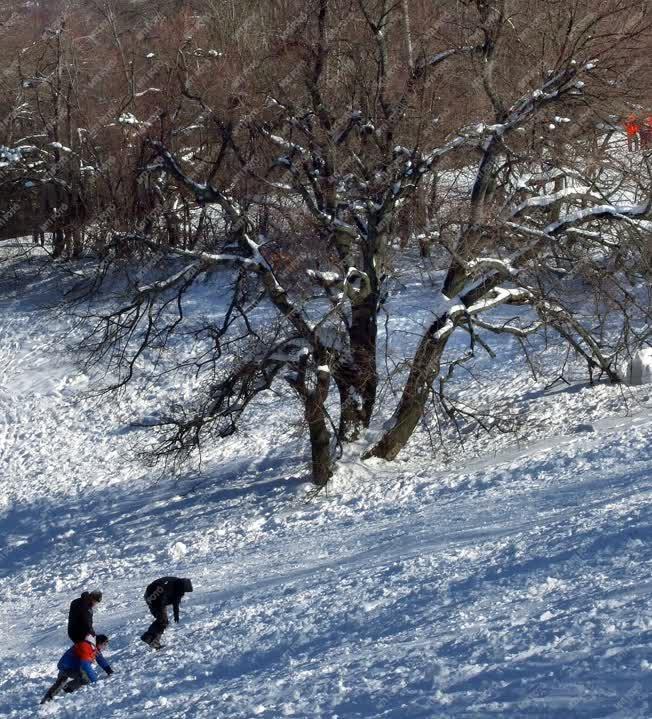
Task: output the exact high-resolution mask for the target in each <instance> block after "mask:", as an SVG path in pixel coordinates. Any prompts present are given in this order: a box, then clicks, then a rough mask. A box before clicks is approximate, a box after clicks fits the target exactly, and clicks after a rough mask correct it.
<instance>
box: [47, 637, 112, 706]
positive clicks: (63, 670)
mask: <svg viewBox="0 0 652 719" xmlns="http://www.w3.org/2000/svg"><path fill="white" fill-rule="evenodd" d="M108 645H109V638H108V637H107V636H106V634H98V635H97V637H94V636H92V635H90V634H89V635H88V636H87V637H86V639H84V641H83V642H76V643H75V644H73V645H72V646H71V647H70V649H68V651H67V652H66V653H65V654H64V655H63V656H62V657H61V659H59V663H58V664H57V669H58V670H59V676H58V677H57V680H56V681H55V682H54V684H53V685H52V686H51V687H50V688H49V689H48V690H47V692H46V693H45V696H44V697H43V699H41V704H45V702H48V701H51V700H52V699H54V697H55V696H56V695H57V694H58V693H59V692H60V691H61V689H62V688H63V690H64V692H67V693H70V692H74V691H75V690H76V689H79V687H81V686H83V685H84V684H94V683H95V682H96V681H97V673H96V672H95V669H94V668H93V662H94V661H96V662H97V663H98V664H99V665H100V666H101V667H102V669H104V671H105V672H106V673H107V674H109V675H111V674H113V669H111V666H110V664H109V663H108V662H107V661H106V659H105V658H104V655H103V654H102V650H104V649H106V647H107V646H108ZM66 682H68V683H67V684H66ZM64 684H65V687H64Z"/></svg>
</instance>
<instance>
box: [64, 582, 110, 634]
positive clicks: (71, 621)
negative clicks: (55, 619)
mask: <svg viewBox="0 0 652 719" xmlns="http://www.w3.org/2000/svg"><path fill="white" fill-rule="evenodd" d="M101 601H102V592H100V591H99V590H98V589H96V590H95V591H92V592H82V595H81V597H78V598H77V599H73V601H72V602H71V603H70V610H69V611H68V636H69V637H70V641H71V642H83V641H84V639H86V637H87V636H88V635H89V634H90V635H91V636H93V637H94V636H95V630H94V629H93V609H94V608H95V607H96V606H97V605H98V604H99V603H100V602H101Z"/></svg>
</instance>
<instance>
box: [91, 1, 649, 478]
mask: <svg viewBox="0 0 652 719" xmlns="http://www.w3.org/2000/svg"><path fill="white" fill-rule="evenodd" d="M290 4H291V3H290ZM336 5H337V3H334V2H330V1H329V0H320V2H318V3H316V5H315V7H316V10H315V13H313V14H308V15H307V17H306V19H305V23H304V24H303V25H302V26H301V30H300V33H299V31H297V33H298V34H297V36H296V37H294V36H292V37H290V38H287V37H286V38H285V39H284V41H283V42H282V43H270V47H273V48H274V53H275V61H276V64H277V67H276V70H277V71H280V70H281V69H282V68H283V69H285V70H287V73H288V77H289V78H290V79H291V80H292V81H291V82H290V81H280V82H279V81H278V80H277V79H276V78H277V76H278V74H279V72H275V73H274V74H273V75H270V76H269V77H267V76H265V73H264V72H262V71H261V72H260V77H259V78H258V85H259V87H258V92H257V94H256V97H261V98H263V100H262V101H261V103H260V105H258V106H256V107H254V108H251V107H242V110H241V112H240V110H238V112H240V114H237V112H236V111H235V110H234V108H240V107H241V105H244V104H245V103H244V100H243V99H242V98H231V100H230V101H229V103H227V104H228V108H227V109H225V110H223V111H220V110H218V109H215V108H218V107H220V104H219V98H212V100H211V101H209V99H208V98H206V97H203V95H202V93H206V92H208V91H207V90H205V89H203V90H200V89H198V88H194V87H191V86H190V85H189V81H188V80H187V79H185V80H184V86H183V97H184V98H185V99H186V100H188V101H192V102H193V103H195V104H197V103H198V104H199V106H200V107H201V109H202V113H203V114H204V115H205V116H206V127H202V135H201V137H202V139H201V140H197V144H196V145H195V146H193V147H192V148H191V150H192V152H190V151H189V148H188V147H187V145H186V144H183V145H180V144H179V141H178V140H177V139H176V138H178V137H183V136H184V132H185V129H184V128H178V132H177V133H176V134H175V133H170V134H169V136H168V137H167V138H156V139H154V138H153V137H149V138H147V139H146V140H145V141H144V143H143V148H144V149H143V162H142V163H141V166H140V172H139V178H140V179H141V180H142V181H143V182H149V183H150V184H151V185H153V186H155V187H158V186H161V187H163V186H164V187H165V188H166V192H168V193H170V194H171V195H172V196H174V197H175V198H176V200H178V204H179V205H183V206H187V205H191V206H192V208H193V211H194V212H196V215H197V216H198V217H200V218H201V223H203V222H204V220H205V218H206V217H207V216H208V217H210V218H211V223H212V224H211V231H210V232H203V234H202V239H201V241H198V242H196V243H194V244H192V246H182V245H180V244H178V243H177V244H175V243H171V242H162V241H161V238H159V237H157V236H156V233H155V232H154V231H149V232H148V231H140V232H137V233H132V235H129V236H130V237H132V238H133V243H134V244H136V245H138V247H140V248H141V249H142V251H143V253H144V256H147V263H148V264H147V265H146V268H145V270H143V271H141V272H140V273H139V277H138V281H136V282H132V283H131V292H130V300H129V302H126V303H123V304H122V305H121V306H119V307H118V309H116V310H114V311H113V312H111V313H110V314H105V315H104V316H103V317H101V318H97V319H96V324H95V326H94V331H95V332H94V334H93V333H92V335H93V337H94V342H95V344H93V339H89V344H88V347H89V349H91V350H92V351H93V352H94V353H95V356H96V357H98V356H99V357H102V358H104V359H108V360H109V361H112V362H113V363H114V364H115V365H116V366H118V367H120V368H121V369H122V370H124V374H123V375H122V379H121V382H120V384H122V383H124V382H126V381H129V380H130V379H131V377H132V376H133V374H134V372H135V371H136V370H137V367H138V361H139V358H140V357H141V355H143V353H146V352H148V351H149V350H150V349H152V348H154V349H156V350H161V351H162V349H163V348H164V347H169V346H170V345H171V344H173V343H177V342H181V341H182V338H187V337H192V343H191V344H190V346H189V347H187V357H186V359H185V360H184V362H182V363H180V364H179V367H178V369H180V370H187V371H188V372H190V371H191V370H192V371H193V372H195V375H196V376H198V377H200V378H201V379H203V380H204V381H203V382H200V383H198V386H197V395H196V398H195V399H194V400H189V401H188V403H187V405H184V406H179V407H176V408H174V409H175V411H174V412H167V413H166V414H165V415H164V418H163V419H161V421H160V422H158V425H159V426H160V427H161V428H162V429H163V430H166V429H167V430H170V432H169V433H168V434H165V435H164V438H163V444H162V445H161V447H162V449H161V456H163V457H164V458H166V459H167V458H169V457H173V456H175V455H179V456H185V455H187V454H188V452H189V451H191V450H193V449H196V448H198V447H200V446H201V443H202V441H203V438H208V437H213V438H216V439H217V438H219V437H222V436H225V435H226V434H229V433H231V432H233V431H236V429H237V426H238V424H239V423H240V422H241V421H246V419H245V418H246V412H245V411H244V410H245V408H246V407H247V405H248V404H249V403H250V402H252V401H254V400H256V399H257V398H259V397H260V396H261V395H263V394H264V393H265V392H268V391H270V390H272V391H276V392H279V393H280V394H281V395H282V396H287V397H289V398H296V399H297V400H298V401H299V403H300V407H301V409H302V413H303V417H304V419H305V426H306V428H307V439H308V440H309V442H310V446H311V452H312V473H313V477H314V479H315V481H316V482H317V483H318V484H324V483H325V482H326V481H327V480H328V478H329V477H330V476H331V473H332V471H333V463H334V459H335V456H336V454H337V452H336V450H337V449H338V448H339V447H341V446H342V445H343V444H344V443H351V442H353V441H355V440H359V439H361V438H362V437H363V436H364V433H363V432H364V430H365V429H366V428H372V429H373V428H375V427H378V428H379V432H378V434H377V435H376V436H377V437H378V439H377V440H376V441H375V443H374V444H373V446H369V445H367V446H366V447H365V448H363V450H362V452H363V454H364V456H365V457H371V456H374V457H381V458H384V459H392V458H394V457H395V456H396V455H397V454H398V453H399V452H400V451H401V450H402V449H403V448H404V447H405V446H406V444H407V442H408V441H409V439H410V437H411V436H412V435H413V433H414V431H415V429H416V428H417V427H418V425H419V423H420V422H421V421H426V420H427V405H428V401H429V398H430V396H431V395H432V390H433V386H434V385H435V384H436V382H437V380H438V378H439V377H440V373H441V371H442V368H446V367H447V368H448V374H447V375H446V376H447V377H448V376H449V375H451V374H453V373H454V371H455V369H456V367H457V366H458V364H459V363H458V362H457V361H456V356H455V352H454V351H453V349H452V344H453V343H451V339H452V338H453V337H454V336H455V335H456V333H457V331H458V330H459V329H461V330H463V331H464V332H467V333H470V334H471V336H472V338H477V339H478V343H477V347H485V348H488V342H489V339H488V338H490V337H492V336H494V337H495V336H497V335H500V334H510V335H512V336H514V337H516V338H517V339H518V340H519V341H522V342H526V341H528V340H529V339H531V338H533V337H534V336H535V335H536V333H537V332H540V331H544V330H545V331H548V330H551V329H554V330H555V331H556V332H557V335H558V336H559V337H561V338H562V340H563V341H564V342H565V343H567V344H568V346H569V347H570V348H572V350H573V351H574V352H575V353H576V354H577V355H578V356H580V357H581V358H582V360H583V362H584V363H585V365H586V367H587V368H588V371H589V376H590V378H591V380H592V379H593V374H594V372H597V373H599V374H600V375H602V376H606V377H607V378H608V379H609V380H611V381H616V380H617V379H618V372H617V364H618V362H619V361H620V360H621V359H622V357H623V355H624V354H626V353H627V352H628V351H630V350H631V349H633V347H632V344H635V343H636V342H637V341H639V340H640V338H641V337H642V334H641V333H640V331H639V329H640V326H641V322H643V321H646V320H647V319H648V316H647V312H648V307H647V306H644V305H642V304H641V302H640V301H639V299H638V295H637V288H639V287H640V285H641V282H642V281H643V279H644V275H645V273H646V272H647V271H648V269H649V259H650V256H649V254H648V247H649V243H648V240H649V225H648V224H646V223H647V221H648V220H650V219H651V218H650V215H651V211H650V202H651V198H650V191H649V188H650V174H649V168H648V166H647V165H646V164H645V160H644V158H643V159H642V160H640V161H638V160H636V161H635V160H633V159H632V158H630V157H625V158H623V156H622V152H621V148H620V146H619V145H618V142H617V140H618V137H619V135H618V132H617V128H616V125H615V124H614V121H612V120H606V121H603V122H600V123H598V122H596V121H595V120H594V118H595V116H596V113H597V111H598V110H599V109H600V108H601V105H600V103H603V102H604V98H603V95H604V93H605V92H606V91H607V90H606V89H605V88H607V89H608V91H609V93H610V96H617V95H618V93H619V92H620V93H621V95H622V97H621V98H620V100H621V101H622V102H625V95H626V93H625V90H624V89H623V90H622V91H621V90H618V89H617V88H616V89H614V86H613V84H609V80H610V78H612V77H614V76H615V75H617V72H618V69H619V68H620V66H621V64H622V62H623V60H622V54H621V52H620V50H619V48H620V47H621V46H622V44H623V43H624V44H625V45H626V46H628V45H627V44H628V43H630V44H631V43H634V42H635V41H636V38H637V37H638V33H639V32H640V27H639V26H638V25H637V26H634V25H631V27H632V28H633V29H632V30H631V32H628V33H623V34H622V37H619V38H617V39H616V40H614V39H613V38H611V37H610V40H609V42H606V41H605V39H604V38H605V37H607V35H606V34H602V31H603V30H604V31H605V33H606V32H607V30H608V29H610V28H611V27H612V26H613V23H615V22H616V21H617V20H618V19H619V17H620V14H621V12H622V8H623V4H622V3H619V2H617V1H616V0H614V1H613V2H612V1H611V0H604V2H602V3H601V12H600V13H599V14H597V15H594V14H592V13H589V11H588V10H587V14H586V16H583V15H582V13H578V15H577V17H575V16H572V17H571V18H570V20H569V18H568V17H566V16H564V17H563V18H562V17H561V16H559V17H555V18H553V19H551V18H550V17H548V16H546V25H545V26H543V25H542V26H539V27H536V28H534V27H532V26H530V25H529V24H525V23H524V24H523V25H519V24H518V23H519V22H520V21H519V20H517V19H515V16H514V15H513V14H512V13H511V12H510V6H511V3H510V2H509V1H508V0H501V1H500V2H496V3H494V4H493V5H492V6H491V7H490V6H489V5H488V4H487V3H484V2H479V1H478V2H471V3H465V4H463V6H460V7H458V9H457V12H458V13H459V14H460V17H459V18H457V21H458V22H457V23H456V27H460V28H462V27H463V28H467V30H466V31H465V32H466V34H467V36H466V37H465V38H463V40H464V41H463V42H459V38H457V40H456V41H455V42H453V40H452V39H449V41H447V42H446V44H445V45H443V46H441V47H436V46H433V43H432V42H431V40H430V39H429V36H428V35H427V34H426V36H425V37H424V39H423V41H422V43H423V44H422V46H421V47H419V48H417V47H416V46H415V45H414V41H413V40H414V38H413V37H412V35H411V32H410V30H409V28H410V27H413V26H414V22H413V18H411V17H409V15H410V13H411V12H416V8H415V7H413V6H412V3H410V2H403V3H385V2H381V3H372V2H368V1H367V0H360V2H358V3H354V4H353V8H354V9H353V10H352V12H353V13H357V15H356V17H357V19H358V20H359V21H360V22H359V23H350V27H351V29H350V30H348V29H346V28H344V29H343V27H342V18H341V17H339V15H338V14H337V12H336ZM399 14H400V15H401V17H399ZM519 17H520V15H519ZM394 20H397V22H394ZM429 21H431V22H434V19H433V18H429ZM643 21H644V18H643V17H642V18H641V23H642V22H643ZM555 23H557V24H556V25H555ZM360 28H362V30H361V29H360ZM400 28H402V30H400V31H399V29H400ZM335 29H337V31H338V33H339V36H337V37H338V41H337V42H335V41H334V38H335V36H336V35H335ZM270 32H271V30H270ZM349 32H350V33H351V34H352V35H351V39H353V37H354V36H355V42H351V43H349V44H348V45H347V43H345V42H341V39H342V38H341V37H340V36H342V34H344V35H346V33H349ZM541 33H544V34H547V33H550V34H551V35H552V36H554V37H557V35H559V36H563V37H564V38H565V42H564V47H563V49H562V50H561V51H559V52H555V53H553V52H552V50H548V46H549V45H550V47H553V44H552V43H548V44H547V43H541V42H540V37H539V35H540V34H541ZM434 36H437V33H433V37H434ZM444 37H445V33H443V34H442V38H444ZM441 42H444V40H442V41H441ZM345 47H347V48H348V49H346V50H345ZM534 48H538V49H537V50H535V49H534ZM541 48H543V49H541ZM358 51H359V52H360V53H361V55H360V56H359V57H358V56H357V55H356V53H357V52H358ZM533 55H537V57H536V62H535V61H534V60H533ZM369 58H373V62H372V63H370V62H369ZM406 58H407V60H406ZM535 66H536V67H546V68H548V69H547V70H546V71H544V72H542V73H541V74H539V73H536V74H534V73H530V74H528V73H527V71H525V70H524V68H525V67H535ZM261 67H262V65H261ZM498 68H500V69H501V72H498ZM451 78H457V79H455V80H452V79H451ZM459 78H464V82H468V83H469V84H471V83H473V82H474V81H475V80H476V79H477V80H478V82H477V83H476V85H475V86H474V88H475V92H474V97H473V99H472V100H469V103H470V104H469V107H468V108H466V107H461V106H460V105H459V104H455V96H456V93H457V90H458V89H459V88H458V86H457V84H456V83H459V82H460V80H459ZM514 88H518V89H517V90H515V89H514ZM345 89H346V91H345ZM616 119H617V118H616ZM214 128H218V130H219V131H218V132H217V133H215V131H214ZM204 131H205V132H204ZM206 137H209V138H213V139H208V140H207V139H206ZM184 142H185V141H184ZM596 167H597V168H599V169H598V170H597V171H596V169H595V168H596ZM200 176H201V177H203V178H204V179H202V180H201V181H199V180H198V179H196V178H197V177H200ZM202 227H203V224H202ZM646 233H648V234H647V236H646ZM197 234H199V233H197ZM646 237H647V239H646ZM397 238H400V242H397ZM129 242H130V241H127V245H129ZM424 242H427V243H428V246H429V262H430V263H432V264H434V266H435V269H437V270H439V272H438V273H437V275H436V276H437V277H438V278H440V280H439V284H437V285H436V286H434V287H432V288H431V295H430V300H429V302H428V301H426V303H425V306H424V307H423V312H422V314H421V315H420V317H421V319H422V335H421V337H420V338H419V341H418V342H417V344H416V349H415V350H414V351H413V352H412V354H409V353H407V351H405V356H403V357H401V358H400V361H399V363H398V365H399V366H400V367H401V368H403V369H402V371H398V372H397V373H396V374H395V375H394V376H392V378H391V380H392V387H393V388H394V390H395V392H396V395H395V396H393V395H389V397H390V401H391V402H395V403H396V404H395V407H392V409H393V414H392V415H391V418H390V419H389V421H387V416H386V415H385V406H383V407H379V406H378V404H379V403H378V396H379V387H381V386H382V384H383V382H384V380H386V379H388V378H386V377H384V376H383V374H382V370H381V368H383V367H387V366H388V364H387V359H388V356H387V352H388V349H387V344H386V342H384V341H382V340H388V337H387V335H385V334H383V331H382V330H379V327H380V326H381V318H383V317H386V318H387V322H388V324H391V321H392V309H391V308H392V304H393V303H395V302H400V301H401V295H400V291H399V289H398V288H399V287H400V285H399V284H398V283H397V282H396V281H395V280H396V274H397V270H399V271H400V272H402V273H405V272H414V265H415V263H416V262H418V261H419V259H418V257H417V255H416V254H415V247H419V248H422V247H423V243H424ZM205 287H212V288H214V292H215V296H216V297H218V296H219V297H220V298H221V299H220V302H222V303H224V301H225V300H224V297H225V296H226V297H228V301H226V305H225V307H226V309H225V310H224V317H223V318H222V320H221V321H220V322H217V321H213V320H211V321H210V322H209V321H207V320H205V319H202V320H201V321H197V319H196V318H193V317H192V315H189V311H188V309H187V307H188V306H189V303H188V298H189V297H191V296H192V294H193V293H194V292H198V291H200V290H201V291H202V292H203V291H205ZM587 288H590V289H587ZM582 293H584V295H582ZM216 304H217V300H216ZM587 305H590V309H587ZM220 306H222V305H220ZM505 306H515V307H516V306H518V307H520V308H521V309H520V312H521V315H520V316H519V318H517V319H514V318H512V319H510V321H502V320H501V319H500V318H499V317H500V313H501V308H504V307H505ZM616 309H617V314H618V316H617V317H616V318H614V315H615V314H616ZM189 328H190V329H189ZM379 337H380V338H381V341H379ZM473 351H474V352H475V351H476V345H475V344H474V349H473ZM384 404H385V405H386V404H387V402H385V403H384ZM381 427H382V429H380V428H381ZM356 446H358V445H356Z"/></svg>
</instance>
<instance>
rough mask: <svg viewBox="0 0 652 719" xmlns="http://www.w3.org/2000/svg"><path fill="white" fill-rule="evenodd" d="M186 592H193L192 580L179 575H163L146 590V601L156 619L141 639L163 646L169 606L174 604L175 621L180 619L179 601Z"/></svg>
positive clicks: (155, 645) (157, 647)
mask: <svg viewBox="0 0 652 719" xmlns="http://www.w3.org/2000/svg"><path fill="white" fill-rule="evenodd" d="M186 592H192V582H191V581H190V580H189V579H180V578H179V577H161V578H160V579H156V580H155V581H153V582H152V583H151V584H150V585H149V586H148V587H147V589H146V590H145V601H146V602H147V606H148V607H149V611H150V612H151V613H152V615H153V616H154V621H153V622H152V624H151V625H150V627H149V629H148V630H147V631H146V632H145V633H144V634H143V635H142V636H141V639H142V640H143V641H144V642H145V643H146V644H149V645H150V646H151V647H153V648H154V649H160V648H161V637H162V636H163V632H164V631H165V630H166V628H167V626H168V624H169V623H170V622H169V619H168V610H167V608H168V607H169V606H170V605H172V612H173V614H174V621H175V622H178V621H179V603H180V602H181V599H182V597H183V595H184V594H186Z"/></svg>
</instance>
